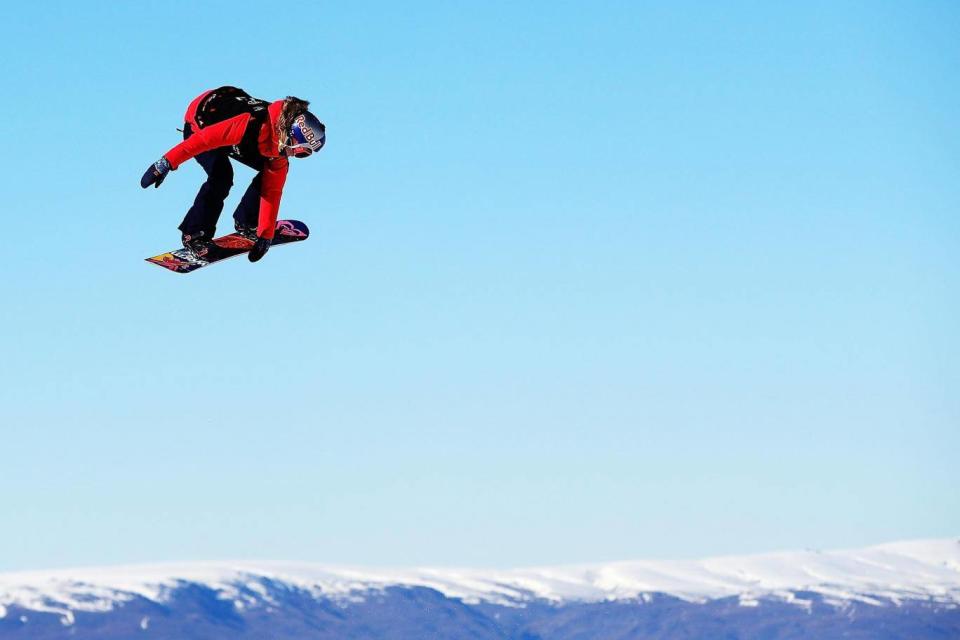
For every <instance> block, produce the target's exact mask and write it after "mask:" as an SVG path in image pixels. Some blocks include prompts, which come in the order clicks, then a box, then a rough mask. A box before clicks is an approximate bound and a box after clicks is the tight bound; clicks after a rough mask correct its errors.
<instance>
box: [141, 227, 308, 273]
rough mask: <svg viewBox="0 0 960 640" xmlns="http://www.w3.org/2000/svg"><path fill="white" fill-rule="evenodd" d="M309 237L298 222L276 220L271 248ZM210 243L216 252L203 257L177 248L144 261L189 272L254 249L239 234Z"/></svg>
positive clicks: (306, 230)
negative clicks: (214, 246) (213, 245)
mask: <svg viewBox="0 0 960 640" xmlns="http://www.w3.org/2000/svg"><path fill="white" fill-rule="evenodd" d="M309 236H310V229H308V228H307V225H305V224H304V223H302V222H300V221H299V220H277V230H276V231H275V232H274V235H273V244H272V245H270V247H271V248H273V247H276V246H277V245H281V244H290V243H291V242H300V241H301V240H306V239H307V238H308V237H309ZM213 242H214V244H215V245H216V249H213V250H211V251H210V253H208V254H207V255H206V256H204V257H203V258H198V257H197V256H195V255H193V252H191V251H189V250H188V249H176V250H174V251H168V252H166V253H161V254H160V255H158V256H153V257H152V258H146V261H147V262H152V263H153V264H155V265H158V266H161V267H163V268H165V269H169V270H170V271H173V272H175V273H190V272H191V271H196V270H197V269H202V268H203V267H206V266H207V265H211V264H214V263H215V262H221V261H223V260H226V259H227V258H233V257H234V256H239V255H242V254H244V253H247V252H248V251H250V249H252V248H253V244H254V243H253V241H252V240H248V239H246V238H244V237H243V236H241V235H240V234H239V233H231V234H229V235H226V236H221V237H219V238H214V240H213Z"/></svg>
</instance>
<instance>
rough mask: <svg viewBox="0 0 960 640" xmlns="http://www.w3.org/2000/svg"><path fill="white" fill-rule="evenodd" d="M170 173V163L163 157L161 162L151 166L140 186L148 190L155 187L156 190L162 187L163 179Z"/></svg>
mask: <svg viewBox="0 0 960 640" xmlns="http://www.w3.org/2000/svg"><path fill="white" fill-rule="evenodd" d="M169 171H170V161H169V160H167V159H166V158H165V157H163V156H161V157H160V159H159V160H157V161H156V162H154V163H153V164H152V165H150V168H149V169H147V171H146V173H144V174H143V177H142V178H140V186H141V187H143V188H144V189H146V188H147V187H149V186H150V185H153V187H154V189H156V188H157V187H159V186H160V183H161V182H163V179H164V178H166V177H167V173H169Z"/></svg>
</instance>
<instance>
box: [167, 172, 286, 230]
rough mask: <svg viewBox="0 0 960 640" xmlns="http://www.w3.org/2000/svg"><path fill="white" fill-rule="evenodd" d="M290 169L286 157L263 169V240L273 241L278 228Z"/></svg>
mask: <svg viewBox="0 0 960 640" xmlns="http://www.w3.org/2000/svg"><path fill="white" fill-rule="evenodd" d="M168 159H169V158H168ZM289 167H290V163H289V161H288V160H287V159H286V158H284V157H280V158H271V159H270V160H267V162H266V164H265V165H264V167H263V178H262V182H261V183H260V219H259V222H258V223H257V235H258V236H260V237H261V238H270V239H271V240H272V239H273V232H274V230H275V229H276V226H277V214H278V213H279V212H280V197H281V196H282V195H283V185H284V183H286V181H287V171H288V169H289Z"/></svg>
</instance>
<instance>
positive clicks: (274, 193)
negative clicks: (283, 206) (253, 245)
mask: <svg viewBox="0 0 960 640" xmlns="http://www.w3.org/2000/svg"><path fill="white" fill-rule="evenodd" d="M289 167H290V163H289V161H288V160H287V159H286V158H284V157H280V158H271V159H270V160H267V162H266V163H265V164H264V167H263V182H262V183H261V185H260V218H259V221H258V223H257V235H258V236H260V237H261V238H267V239H268V240H272V239H273V232H274V230H275V229H276V226H277V214H278V213H279V212H280V198H281V196H282V195H283V185H284V184H285V183H286V181H287V171H288V169H289Z"/></svg>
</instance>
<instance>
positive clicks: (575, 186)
mask: <svg viewBox="0 0 960 640" xmlns="http://www.w3.org/2000/svg"><path fill="white" fill-rule="evenodd" d="M2 11H3V13H2V16H0V17H2V19H0V69H2V77H3V82H2V89H0V91H2V97H3V100H2V104H3V106H2V107H0V109H3V116H4V117H3V118H0V135H2V138H3V140H4V141H5V145H4V149H5V153H4V156H5V161H4V166H3V171H2V173H0V186H2V190H3V194H4V207H3V210H4V212H3V214H2V216H3V219H4V222H5V224H4V227H5V229H6V232H7V233H6V235H5V238H4V240H5V241H4V275H3V277H2V278H0V295H2V299H3V303H2V305H0V351H2V353H3V357H2V366H0V396H2V398H0V400H2V401H0V425H2V427H0V429H2V431H0V489H2V491H3V498H4V508H3V511H2V515H0V570H13V569H29V568H41V567H57V566H71V565H84V564H102V563H123V562H153V561H166V560H199V559H209V560H215V559H224V558H276V559H293V560H310V561H319V562H328V563H338V564H345V563H352V564H395V565H404V564H443V565H447V564H470V565H479V566H509V565H529V564H539V563H561V562H579V561H600V560H611V559H627V558H640V557H690V556H702V555H710V554H721V553H744V552H753V551H764V550H772V549H782V548H798V547H842V546H856V545H861V544H870V543H876V542H882V541H888V540H895V539H901V538H915V537H940V536H951V535H957V534H958V531H960V497H958V493H957V490H956V488H957V486H960V471H958V465H956V452H957V451H958V448H960V392H958V391H960V364H958V363H960V333H958V326H960V322H958V321H960V304H958V294H960V266H958V264H960V263H958V260H957V255H958V249H960V217H958V211H960V180H958V179H957V177H958V169H960V128H958V121H957V114H958V113H960V89H958V85H957V83H956V68H957V65H958V63H960V42H958V40H957V37H956V35H957V33H958V32H960V31H958V30H960V6H958V5H957V4H956V3H951V2H900V3H895V2H893V3H876V2H843V3H836V2H809V3H801V4H799V5H797V6H794V7H783V6H773V5H771V4H770V3H764V2H730V3H722V5H720V4H718V5H716V6H706V3H699V2H688V3H684V2H672V3H666V2H664V3H639V2H607V3H599V4H598V3H588V2H550V3H541V2H530V3H512V2H483V3H479V2H478V3H446V2H421V3H416V4H415V5H413V6H401V5H398V4H397V3H379V2H358V3H349V6H347V3H323V4H317V5H314V6H304V5H297V6H290V7H289V8H279V7H276V6H268V5H266V4H263V3H241V2H220V3H205V4H204V5H203V7H198V6H195V5H194V4H193V3H185V2H184V3H181V2H163V3H150V4H143V3H136V4H123V5H122V6H109V4H108V3H71V4H67V3H59V4H56V3H55V4H52V5H40V4H36V3H34V4H28V3H23V4H20V5H19V6H13V5H9V6H7V7H5V8H4V9H3V10H2ZM222 84H235V85H238V86H241V87H244V88H245V89H247V90H248V91H250V93H252V94H253V95H255V96H258V97H263V98H267V99H277V98H280V97H283V96H284V95H287V94H295V95H299V96H301V97H304V98H308V99H310V100H311V101H312V102H313V105H314V111H315V112H316V113H317V114H318V115H319V116H320V117H321V119H323V120H324V121H325V122H326V123H327V126H328V145H327V148H326V149H325V150H324V151H323V153H322V154H320V155H319V156H317V157H315V158H311V159H309V160H305V161H297V162H295V163H294V166H293V167H292V170H291V173H290V176H289V180H288V183H287V188H286V191H285V194H284V199H283V203H282V206H281V217H291V218H297V219H301V220H304V221H306V222H307V223H308V224H309V225H310V226H311V229H312V230H313V236H312V237H311V239H310V240H309V241H308V242H307V243H305V244H303V245H299V246H296V247H287V248H282V249H278V250H276V251H272V252H271V253H270V254H269V255H268V256H267V257H266V258H265V259H264V260H263V261H262V262H260V263H258V264H256V265H251V264H249V263H247V262H246V261H236V260H235V261H233V262H230V263H226V264H224V265H220V266H217V267H215V268H211V269H208V270H204V271H203V272H199V273H196V274H193V275H190V276H177V275H174V274H170V273H166V272H163V271H161V270H160V269H157V268H153V267H151V266H149V265H147V264H145V263H143V262H142V259H143V258H144V257H145V256H148V255H153V254H154V253H157V252H159V251H161V250H163V249H166V248H171V247H173V246H176V244H177V242H178V239H179V237H178V232H177V231H176V226H177V224H178V223H179V220H180V218H181V217H182V214H183V212H184V211H185V208H186V207H187V206H188V204H189V202H190V201H191V200H192V197H193V194H194V192H195V190H196V188H197V187H198V186H199V183H200V181H201V175H202V173H201V170H200V169H199V167H198V166H197V165H196V164H195V163H190V164H189V165H185V166H184V167H183V168H182V169H181V170H179V171H177V172H176V173H174V174H172V175H171V176H170V177H169V178H168V180H167V181H166V182H165V183H164V184H163V186H162V187H161V188H160V189H159V190H153V189H151V190H149V191H142V190H141V189H140V187H139V184H138V180H139V177H140V174H141V173H142V172H143V170H144V169H145V168H146V166H147V165H148V164H149V163H151V162H152V161H154V160H156V158H157V157H159V155H160V154H161V153H163V152H164V151H166V150H167V149H168V148H169V147H170V146H172V145H173V144H174V143H175V142H176V141H177V136H178V135H179V134H178V133H177V132H176V130H175V128H176V127H177V126H179V125H180V124H181V120H180V119H181V118H182V113H183V111H184V108H185V107H186V105H187V103H188V102H189V101H190V100H191V99H192V98H193V97H194V96H195V95H197V94H198V93H200V92H201V91H203V90H205V89H207V88H211V87H215V86H219V85H222ZM250 177H252V174H251V173H250V172H249V171H248V170H246V169H245V168H242V167H240V168H238V169H237V177H236V182H237V186H236V187H234V193H233V194H231V200H230V201H229V202H228V205H227V210H226V213H225V214H224V218H225V223H226V224H229V218H228V216H229V211H230V210H231V208H230V207H231V205H232V204H233V203H235V202H236V201H237V200H238V199H239V196H240V194H241V193H242V190H243V188H245V185H246V182H247V181H248V180H249V178H250Z"/></svg>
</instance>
